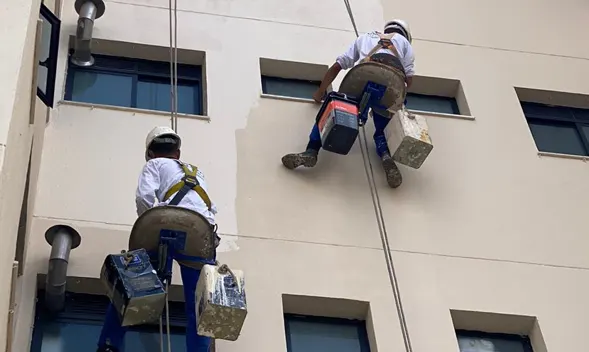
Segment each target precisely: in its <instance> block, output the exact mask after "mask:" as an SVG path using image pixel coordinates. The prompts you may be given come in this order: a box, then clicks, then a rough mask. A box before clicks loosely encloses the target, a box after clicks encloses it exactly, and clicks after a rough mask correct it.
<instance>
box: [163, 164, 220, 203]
mask: <svg viewBox="0 0 589 352" xmlns="http://www.w3.org/2000/svg"><path fill="white" fill-rule="evenodd" d="M176 162H177V163H178V165H180V167H181V168H182V170H183V171H184V177H183V178H182V180H181V181H180V182H178V183H176V184H175V185H173V186H172V188H170V189H169V190H168V192H166V195H165V197H164V202H165V201H167V200H168V199H170V197H171V196H172V195H173V194H174V193H176V192H178V193H177V194H176V196H175V197H174V198H173V199H172V201H171V202H170V203H169V205H178V204H179V203H180V201H181V200H182V199H183V198H184V197H185V196H186V194H187V193H188V192H189V191H190V190H193V191H195V192H196V193H197V194H198V195H199V196H200V198H202V200H203V201H204V202H205V204H206V205H207V208H209V210H211V206H212V203H211V199H210V198H209V195H208V194H207V192H206V191H205V190H204V188H202V186H201V185H200V183H199V182H198V179H197V177H196V174H197V172H198V168H197V167H196V166H194V165H191V164H185V163H183V162H181V161H180V160H176ZM189 166H190V168H189Z"/></svg>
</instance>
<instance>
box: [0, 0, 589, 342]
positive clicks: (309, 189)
mask: <svg viewBox="0 0 589 352" xmlns="http://www.w3.org/2000/svg"><path fill="white" fill-rule="evenodd" d="M477 5H478V4H477ZM166 6H167V2H165V1H147V0H143V1H128V0H127V1H116V2H111V1H109V2H107V11H106V13H105V15H104V16H103V17H102V18H100V19H99V20H97V22H96V26H95V34H94V37H95V38H97V39H98V40H99V42H100V40H111V41H124V42H131V43H138V44H149V45H156V46H161V47H164V48H163V49H162V50H164V51H163V52H165V46H166V45H167V43H168V33H167V28H168V24H167V9H166ZM179 7H180V8H181V10H182V11H180V12H179V15H178V18H179V33H178V35H179V38H178V42H179V46H180V47H182V48H186V49H191V50H198V51H204V52H205V53H206V86H207V102H206V105H207V115H208V116H207V117H190V118H181V120H180V123H179V132H180V134H182V136H183V137H184V143H183V151H182V153H183V156H184V159H186V160H187V161H190V162H193V163H197V164H198V165H199V167H200V168H201V169H202V170H203V171H204V172H205V174H206V176H207V178H208V180H209V183H210V188H211V189H210V193H211V195H212V197H213V198H214V200H215V201H216V203H217V204H218V206H219V208H220V213H219V217H218V221H219V223H220V229H219V230H220V232H221V233H222V234H224V235H225V236H224V240H226V243H227V244H224V245H223V247H222V250H221V251H222V252H221V254H220V259H221V260H222V261H226V262H228V263H229V264H231V265H232V266H235V267H238V268H241V269H243V270H245V271H246V275H247V280H248V302H249V315H248V319H247V322H246V326H245V328H244V331H243V336H242V337H241V338H240V339H239V340H238V341H237V342H235V343H224V342H221V343H219V351H221V352H231V351H256V350H258V349H259V341H260V340H262V341H264V349H265V350H268V351H286V347H285V339H284V331H283V328H282V322H281V320H282V309H281V306H282V298H281V295H282V294H294V295H307V296H321V297H337V298H345V299H352V300H358V301H364V302H369V303H370V317H371V324H370V325H371V326H369V330H370V331H371V334H372V336H373V338H372V339H371V341H372V346H371V347H372V350H373V351H377V350H378V351H381V352H383V351H385V352H386V351H394V350H402V348H403V343H402V338H401V333H400V330H399V327H398V321H397V318H396V313H395V307H394V301H393V297H392V294H391V291H390V285H389V283H388V278H387V272H386V267H385V263H384V260H383V256H382V252H381V249H380V248H381V244H380V238H379V236H378V230H377V226H376V223H375V220H374V213H373V210H372V202H371V199H370V195H369V193H368V187H367V185H366V180H365V176H364V170H363V169H362V160H361V155H360V151H359V150H358V148H357V145H356V146H355V148H354V149H353V150H352V152H351V153H350V155H348V156H347V157H342V156H337V155H334V154H328V153H322V154H321V155H320V162H319V164H318V166H317V167H316V168H315V169H313V170H302V171H301V172H298V170H297V172H289V171H287V170H285V169H284V168H283V167H282V166H281V165H280V157H281V156H282V155H283V154H285V153H288V152H291V151H298V150H301V149H303V148H304V146H305V144H306V137H307V135H308V132H309V129H310V125H311V123H312V121H313V118H314V114H315V113H316V109H317V107H316V106H314V105H313V104H310V103H306V102H293V101H284V100H275V99H270V98H266V97H260V93H261V86H260V78H259V75H260V68H259V59H260V57H263V58H271V59H279V60H290V61H297V62H306V63H315V64H321V65H328V64H330V63H331V62H332V61H333V59H334V58H335V56H336V55H338V54H339V53H340V52H342V51H343V50H345V48H346V47H347V45H349V43H350V41H351V40H352V39H353V32H352V31H351V24H350V22H349V19H348V17H347V14H346V11H345V8H344V5H343V2H341V1H338V0H328V1H322V2H317V1H310V0H305V1H298V2H276V1H261V0H260V1H256V2H232V1H202V2H194V1H179ZM352 7H353V10H354V13H355V15H356V21H357V23H358V26H359V28H360V30H361V31H368V30H372V29H375V28H376V29H378V28H380V26H381V25H382V23H383V22H384V20H385V19H390V18H391V17H403V18H406V19H407V20H409V21H410V23H411V25H412V27H413V30H414V37H415V41H414V47H415V50H416V55H417V70H418V73H419V74H420V75H424V76H433V77H442V78H450V79H458V80H460V81H461V83H462V87H463V89H464V93H465V97H466V100H467V103H468V106H469V109H470V113H471V114H472V115H473V116H474V118H475V119H474V120H461V119H452V118H442V117H439V116H433V115H432V116H428V124H429V126H430V132H431V136H432V138H433V141H434V144H435V148H434V150H433V152H432V154H431V155H430V157H429V159H428V160H427V161H426V163H425V164H424V166H423V167H422V168H421V169H420V170H410V169H407V168H402V172H403V175H404V184H403V185H402V186H401V188H399V189H396V190H391V189H388V188H387V187H386V183H385V180H384V177H383V175H382V174H381V172H380V169H377V170H376V171H377V182H378V184H379V191H380V196H381V201H382V205H383V210H384V212H385V217H386V221H387V228H388V231H389V236H390V239H391V245H392V247H393V250H394V253H393V255H394V257H395V259H396V263H397V269H398V272H399V277H400V278H399V280H400V285H401V292H402V295H403V299H404V306H405V309H406V315H407V320H408V323H409V331H410V333H411V336H412V338H413V344H414V348H415V351H423V352H425V351H434V350H435V351H440V352H456V351H457V344H456V339H455V338H454V335H453V325H452V317H451V314H450V310H467V311H484V312H495V313H505V314H514V315H522V316H535V317H537V318H538V322H539V325H540V327H541V331H542V334H543V336H544V341H545V343H546V346H547V348H548V351H566V350H582V347H583V344H582V341H581V340H578V339H575V338H573V336H578V335H580V334H581V333H582V332H583V331H585V330H586V328H587V323H586V322H585V319H584V316H583V312H584V311H585V310H586V309H588V308H589V304H587V303H586V300H585V299H584V298H585V297H587V293H589V292H587V291H589V286H588V285H587V284H585V283H584V282H586V281H587V279H588V278H589V274H587V268H589V259H587V256H586V254H585V252H586V251H585V248H586V247H587V245H588V244H589V240H587V239H586V238H585V231H584V230H585V229H586V222H585V221H584V215H585V214H584V213H585V209H587V207H588V205H589V200H588V199H589V197H588V195H589V185H588V184H587V183H586V182H585V181H586V180H587V179H588V177H589V167H588V165H587V164H586V163H584V162H582V161H579V160H572V159H556V158H546V157H543V158H539V157H538V155H537V150H536V148H535V145H534V141H533V139H532V137H531V135H530V133H529V129H528V127H527V124H526V122H525V119H524V116H523V114H522V112H521V109H520V107H519V103H518V100H517V96H516V94H515V90H514V86H517V87H527V88H537V89H547V90H557V91H566V92H576V93H584V94H589V88H588V87H587V85H586V84H584V82H583V81H582V80H580V79H579V77H585V76H587V75H588V74H589V63H588V61H587V59H588V58H589V52H588V51H587V46H586V45H583V41H584V37H583V36H582V35H581V33H583V28H584V21H583V19H584V18H582V17H581V14H582V13H583V11H584V12H585V13H586V10H587V9H586V7H587V5H586V4H585V3H583V2H582V1H574V0H567V1H566V2H564V3H563V2H561V3H559V5H558V6H557V5H556V4H549V3H546V4H537V3H536V2H533V1H531V0H527V1H526V2H519V3H518V4H517V5H515V4H513V3H508V2H507V1H505V2H504V3H499V4H495V3H494V6H493V7H492V8H484V7H477V6H475V4H474V3H472V2H468V1H465V0H461V1H459V0H452V1H446V2H443V3H439V2H436V1H431V0H429V1H414V2H412V3H407V2H403V3H401V2H399V1H387V2H386V3H383V4H381V3H380V2H378V1H376V0H363V1H358V0H356V1H353V2H352ZM0 13H2V11H0ZM0 16H1V15H0ZM62 20H63V24H62V28H63V31H62V32H63V33H62V44H61V51H60V63H59V67H58V69H59V71H58V75H57V77H58V81H57V92H56V94H57V97H56V99H57V100H59V99H61V98H62V97H63V89H64V86H65V83H64V78H65V69H66V64H65V63H66V54H67V45H68V43H67V39H68V38H69V36H70V35H72V34H74V30H75V21H76V14H75V12H74V11H73V5H72V2H71V1H65V3H64V5H63V11H62ZM547 23H550V24H551V27H550V29H551V31H550V32H545V31H544V26H545V25H546V24H547ZM148 28H150V29H151V30H147V29H148ZM23 39H24V38H23ZM20 46H21V48H22V47H25V46H24V45H23V43H22V42H21V43H20ZM21 50H23V49H21ZM134 52H137V51H136V49H135V48H133V47H131V46H129V48H128V49H127V51H126V52H120V53H119V54H120V55H125V56H132V55H133V53H134ZM575 57H578V58H575ZM15 62H18V60H16V61H15ZM340 79H341V77H340ZM15 80H16V79H15ZM338 82H339V80H338ZM336 85H337V82H336ZM0 87H1V88H0V89H7V87H4V85H1V86H0ZM3 108H4V107H3ZM168 123H169V118H168V117H167V116H163V115H161V114H152V113H148V112H141V111H132V110H125V109H107V108H104V107H90V106H84V105H82V104H71V103H63V104H60V105H58V107H57V108H56V109H55V110H54V111H53V112H52V114H51V118H50V122H49V124H48V125H47V127H46V129H45V132H44V135H43V136H42V137H36V138H40V139H39V140H40V141H41V142H42V143H43V145H42V155H41V156H40V157H39V158H38V159H35V160H39V162H40V165H37V166H38V168H39V177H38V182H36V184H32V186H31V187H34V189H35V190H36V192H35V195H34V204H33V205H32V207H34V210H33V214H32V215H33V219H32V223H31V228H30V231H29V233H30V241H29V247H28V250H27V257H26V263H25V264H26V267H25V274H24V276H23V279H22V288H21V290H20V291H19V292H21V295H20V297H21V300H20V302H19V303H20V307H19V311H18V313H19V319H18V330H17V336H16V342H17V343H18V344H19V345H22V344H24V345H26V344H27V343H28V342H27V341H28V340H29V338H30V327H31V324H32V317H33V314H34V311H33V308H34V305H33V299H34V296H35V291H36V275H37V273H43V272H45V271H46V268H47V258H48V255H49V250H50V248H49V246H48V245H47V244H46V243H45V240H44V237H43V236H44V232H45V230H46V229H47V228H48V227H50V226H52V225H54V224H58V223H65V224H70V225H72V226H73V227H75V228H76V229H77V230H78V231H79V232H80V234H81V235H82V245H81V246H80V247H79V248H78V249H76V250H74V251H73V252H72V257H71V261H70V270H69V274H70V275H71V276H76V277H97V276H98V274H99V269H100V265H101V263H102V260H103V259H104V256H105V255H106V254H107V253H110V252H116V251H119V250H120V249H122V248H124V247H125V245H126V242H127V238H128V237H127V236H128V233H129V230H130V227H131V225H132V223H133V221H134V218H135V215H134V204H133V197H134V190H135V183H136V180H137V175H138V172H139V170H140V168H141V166H142V163H143V142H144V137H145V134H146V133H147V132H148V131H149V129H151V128H152V127H153V126H155V125H166V124H168ZM368 133H369V134H371V133H372V131H371V127H369V130H368ZM22 152H23V153H24V149H23V150H22ZM371 157H372V158H373V162H374V163H375V164H376V163H377V160H376V156H375V155H374V153H372V154H371ZM15 165H18V167H19V170H20V168H21V165H20V164H19V163H17V162H15ZM22 169H23V170H24V171H26V163H24V162H22ZM88 181H90V182H88ZM22 182H23V184H24V179H23V180H22ZM3 187H4V186H3ZM3 194H4V193H3ZM21 194H22V193H21ZM21 197H22V196H21ZM12 199H17V197H16V195H15V197H14V198H12ZM19 204H20V203H19ZM15 209H18V210H20V207H19V206H17V207H15ZM14 212H15V213H16V216H17V217H18V212H17V211H16V210H14ZM2 214H4V213H2ZM3 226H4V225H3ZM3 248H4V247H3ZM7 263H8V260H7ZM2 273H3V271H0V278H2V276H1V275H2ZM176 282H177V283H179V280H178V277H176ZM0 297H3V296H2V292H0ZM0 308H1V307H0ZM343 310H345V307H342V311H343ZM1 311H2V310H1V309H0V312H1ZM308 313H312V312H308ZM2 317H3V315H2ZM2 319H3V318H2ZM563 321H566V322H567V323H566V324H563V323H562V322H563ZM0 331H1V329H0ZM524 333H527V332H524ZM1 336H2V335H1V333H0V337H1ZM0 342H1V341H0ZM24 350H27V349H23V351H24ZM537 352H542V351H540V350H538V351H537Z"/></svg>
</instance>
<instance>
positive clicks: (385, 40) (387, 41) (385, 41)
mask: <svg viewBox="0 0 589 352" xmlns="http://www.w3.org/2000/svg"><path fill="white" fill-rule="evenodd" d="M376 34H378V37H379V38H380V40H379V41H378V44H376V45H375V46H374V48H372V50H370V52H369V53H368V55H367V56H366V57H365V58H364V59H363V60H362V61H361V62H368V61H372V56H373V55H374V54H375V53H376V52H377V51H379V50H380V49H383V48H384V49H387V50H388V51H390V52H392V53H393V55H394V56H395V57H396V58H397V59H399V60H400V59H401V56H399V52H398V51H397V48H395V45H393V42H392V41H391V39H393V37H394V36H395V34H397V33H390V34H381V33H376Z"/></svg>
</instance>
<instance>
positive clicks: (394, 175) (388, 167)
mask: <svg viewBox="0 0 589 352" xmlns="http://www.w3.org/2000/svg"><path fill="white" fill-rule="evenodd" d="M381 161H382V168H383V169H384V172H385V175H386V177H387V183H388V184H389V187H391V188H397V187H399V186H400V185H401V183H402V182H403V176H401V171H399V168H398V167H397V164H395V161H394V160H393V158H392V157H391V155H390V154H389V153H385V154H383V156H382V158H381Z"/></svg>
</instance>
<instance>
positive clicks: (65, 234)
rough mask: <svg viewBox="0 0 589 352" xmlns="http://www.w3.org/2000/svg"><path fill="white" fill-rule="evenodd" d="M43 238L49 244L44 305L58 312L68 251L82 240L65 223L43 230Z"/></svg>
mask: <svg viewBox="0 0 589 352" xmlns="http://www.w3.org/2000/svg"><path fill="white" fill-rule="evenodd" d="M45 240H47V243H49V244H50V245H51V256H50V257H49V269H48V270H47V279H46V281H45V305H46V307H47V309H49V310H50V311H52V312H59V311H61V310H62V309H63V307H64V305H65V284H66V280H67V266H68V261H69V259H70V251H71V250H72V249H75V248H77V247H78V246H79V245H80V243H81V242H82V238H81V237H80V234H79V233H78V232H77V231H76V230H74V229H73V228H71V227H69V226H66V225H56V226H53V227H51V228H49V230H47V232H45Z"/></svg>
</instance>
